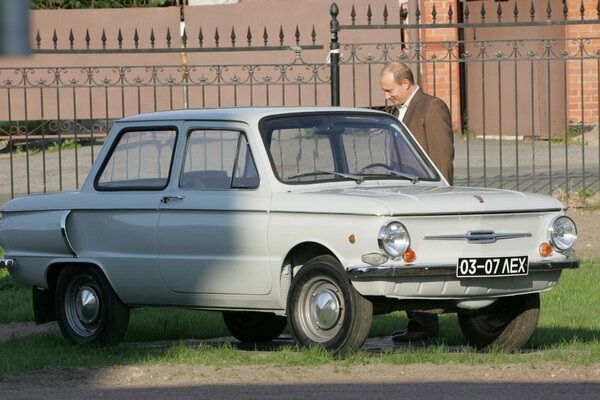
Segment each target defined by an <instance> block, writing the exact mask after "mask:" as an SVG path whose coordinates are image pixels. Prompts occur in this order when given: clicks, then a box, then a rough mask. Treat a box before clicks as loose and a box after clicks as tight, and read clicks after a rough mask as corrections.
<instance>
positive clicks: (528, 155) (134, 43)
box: [0, 0, 600, 203]
mask: <svg viewBox="0 0 600 400" xmlns="http://www.w3.org/2000/svg"><path fill="white" fill-rule="evenodd" d="M517 3H518V4H517ZM566 3H567V2H565V4H566ZM396 4H397V3H396ZM414 4H417V7H416V8H415V7H413V8H412V9H411V8H409V9H405V8H398V9H394V10H393V12H392V13H390V12H388V6H387V5H385V6H383V9H382V10H375V12H373V10H374V8H373V7H371V5H364V6H361V7H363V8H362V9H358V12H357V9H356V8H355V7H352V9H350V10H347V9H344V10H341V11H340V10H339V9H337V6H335V7H334V6H332V9H331V13H330V15H329V16H324V18H329V19H330V27H331V37H330V40H329V43H327V41H326V40H323V39H322V38H319V37H317V34H316V33H315V29H314V27H313V28H312V30H311V31H309V32H308V33H307V34H306V35H304V33H303V35H301V32H300V31H299V29H298V27H296V29H295V31H294V32H293V34H292V35H285V34H284V32H287V28H289V27H285V28H286V29H285V30H284V27H281V28H280V29H279V31H278V32H276V33H275V34H274V35H273V34H272V33H271V32H268V30H267V28H266V27H265V28H264V29H255V28H252V29H251V27H248V28H247V29H241V30H240V31H236V29H234V28H231V30H229V29H226V30H221V31H219V29H215V31H214V32H211V33H210V34H206V33H205V32H203V30H202V28H201V27H188V28H186V29H184V30H183V31H181V32H176V33H175V32H173V31H172V30H170V29H169V28H166V29H163V30H160V29H153V28H149V30H148V31H144V32H142V31H138V30H132V31H128V32H125V31H121V30H117V31H116V32H114V31H111V30H108V29H106V30H104V29H102V30H101V31H98V30H97V29H96V30H94V31H92V32H90V31H86V32H85V33H81V32H73V31H70V32H68V34H64V33H60V32H59V33H56V32H53V33H52V35H50V36H48V35H43V34H40V33H39V32H36V34H35V35H34V43H33V46H32V48H33V49H32V51H33V53H34V54H37V55H40V56H44V57H50V58H51V57H56V58H55V59H54V60H53V61H52V62H50V61H49V62H48V64H47V65H40V64H39V63H38V64H35V65H33V64H32V65H18V66H6V65H3V66H0V182H2V185H0V203H3V202H4V201H5V200H7V199H9V198H12V197H15V196H18V195H22V194H29V193H43V192H53V191H59V190H72V189H77V188H79V187H80V186H81V184H82V183H83V179H84V177H85V174H86V172H87V170H88V169H89V167H90V165H91V163H92V162H93V160H94V158H95V156H96V155H97V153H98V148H99V146H100V145H101V144H102V142H103V139H104V137H105V135H106V133H107V131H108V130H109V129H110V127H111V125H112V121H113V120H114V119H117V118H121V117H123V116H126V115H130V114H135V113H141V112H151V111H160V110H168V109H177V108H205V107H225V106H262V105H267V106H269V105H273V106H275V105H328V104H333V105H338V104H341V105H350V106H358V107H371V108H382V109H384V108H385V106H386V104H385V101H384V96H383V94H382V93H381V92H380V89H379V86H378V81H379V72H380V70H381V68H382V67H383V66H384V65H385V64H386V63H387V62H389V61H402V62H406V63H407V64H409V65H411V67H412V68H414V70H415V72H416V73H417V77H418V80H419V83H420V84H421V85H422V86H423V87H424V89H425V90H426V91H427V92H429V93H431V94H434V95H437V96H438V97H441V98H442V99H444V100H445V101H446V102H447V104H448V105H449V107H450V109H451V111H452V114H453V126H454V129H455V130H456V136H455V138H456V139H455V146H456V159H455V183H456V184H459V185H471V186H475V185H477V186H488V187H502V188H510V189H518V190H528V191H537V192H546V193H551V192H553V191H554V190H555V189H556V188H557V187H560V188H562V189H564V190H595V191H598V190H600V182H599V177H600V163H599V161H598V160H599V159H600V150H599V146H598V139H599V137H600V133H599V130H598V126H599V125H600V106H599V105H598V104H599V103H598V97H600V84H599V83H600V72H599V71H600V24H599V22H600V21H599V19H598V17H597V16H596V15H595V14H594V15H593V16H592V17H590V15H589V14H590V12H589V10H586V9H585V8H582V7H580V8H578V9H577V10H569V9H565V8H564V7H562V4H563V2H562V0H558V1H556V2H555V0H552V1H551V2H549V3H548V4H549V6H548V7H546V8H545V9H544V10H542V12H541V14H542V15H541V18H540V13H538V11H537V10H536V9H535V8H534V7H533V8H532V7H522V6H521V5H522V4H523V2H515V1H512V2H511V1H509V2H498V3H492V4H493V11H491V12H490V11H488V10H487V9H486V3H485V2H482V3H481V4H480V5H478V6H477V7H478V8H477V11H474V10H475V8H474V6H473V4H475V2H465V3H462V2H459V3H458V4H459V6H462V5H463V4H464V8H463V9H458V10H453V9H452V8H449V9H444V10H443V11H442V10H441V9H436V7H435V6H433V8H431V9H428V10H427V11H426V12H425V11H422V10H420V9H419V8H418V2H416V1H413V2H411V1H409V6H410V5H414ZM432 4H433V2H432ZM489 4H491V3H487V8H490V6H489ZM531 4H533V3H531ZM550 4H552V6H550ZM555 4H560V5H561V7H559V8H556V7H555V6H554V5H555ZM582 4H583V3H582ZM520 7H521V8H523V9H524V11H522V10H521V8H520ZM599 7H600V6H599ZM599 9H600V8H599ZM555 10H556V11H555ZM594 13H596V11H595V10H594ZM571 14H575V16H576V19H574V20H573V19H571V17H570V15H571ZM598 14H600V11H599V12H598ZM573 27H585V28H589V29H587V30H584V31H582V32H579V33H578V36H576V37H571V36H569V32H568V30H569V29H570V28H573ZM532 28H533V29H534V30H538V31H543V32H544V33H543V35H544V36H543V37H530V36H527V35H529V34H530V32H525V33H523V34H522V35H520V34H519V30H521V29H525V30H527V29H532ZM507 29H508V30H509V33H510V34H513V35H514V37H509V38H501V37H499V35H500V33H498V32H502V30H507ZM548 29H550V30H551V29H558V31H557V32H550V33H548V32H547V30H548ZM225 31H227V32H228V34H227V35H223V33H222V32H225ZM292 31H293V29H292ZM239 32H243V33H242V34H240V33H239ZM256 32H260V33H258V34H257V33H256ZM440 32H442V33H444V34H447V36H446V37H444V36H443V35H441V33H440ZM485 32H487V33H485ZM490 32H492V33H490ZM526 34H527V35H526ZM485 35H487V36H485ZM327 47H329V56H330V57H329V59H328V60H327V61H324V60H323V59H324V57H322V56H323V52H324V51H326V50H324V49H326V48H327ZM315 55H316V56H315ZM87 56H94V57H96V56H97V57H99V58H97V59H95V60H96V64H95V65H94V66H90V65H89V64H85V63H83V62H81V61H80V60H82V59H84V58H85V57H87ZM102 57H104V58H102ZM98 59H101V60H103V62H97V60H98ZM107 59H109V60H110V62H108V61H106V60H107ZM316 59H318V60H320V61H316V62H315V60H316ZM573 93H575V94H573Z"/></svg>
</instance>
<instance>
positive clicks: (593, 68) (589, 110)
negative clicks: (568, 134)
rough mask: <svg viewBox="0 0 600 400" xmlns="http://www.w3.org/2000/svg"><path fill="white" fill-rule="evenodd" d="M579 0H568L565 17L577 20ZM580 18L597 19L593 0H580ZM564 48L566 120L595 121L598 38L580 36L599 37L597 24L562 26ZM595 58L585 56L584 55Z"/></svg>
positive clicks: (597, 117)
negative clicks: (568, 56) (583, 10)
mask: <svg viewBox="0 0 600 400" xmlns="http://www.w3.org/2000/svg"><path fill="white" fill-rule="evenodd" d="M581 4H582V1H581V0H568V1H567V6H568V9H569V14H568V15H569V16H568V19H569V20H581V14H580V7H581ZM583 6H584V8H585V12H584V19H586V20H588V19H595V20H597V19H598V11H597V10H596V6H597V0H583ZM565 34H566V37H567V39H568V40H567V43H566V46H565V47H566V50H567V51H568V52H569V54H570V55H571V56H572V57H580V59H579V60H577V59H575V60H571V61H569V62H568V63H567V74H568V77H567V98H568V104H569V105H568V115H567V118H568V120H569V124H571V125H578V124H583V125H584V126H585V125H598V124H600V115H598V95H599V86H598V85H599V82H598V79H599V75H598V74H599V69H598V64H599V63H600V60H599V58H598V56H599V55H600V40H599V39H595V40H591V41H589V40H583V39H584V38H598V37H600V24H592V25H569V26H567V27H566V33H565ZM594 56H595V57H596V59H589V60H586V59H585V58H587V57H594Z"/></svg>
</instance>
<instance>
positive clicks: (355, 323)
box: [287, 255, 373, 355]
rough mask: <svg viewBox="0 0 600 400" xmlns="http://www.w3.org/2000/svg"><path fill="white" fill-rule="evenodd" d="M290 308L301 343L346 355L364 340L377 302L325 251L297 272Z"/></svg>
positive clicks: (291, 292) (293, 281)
mask: <svg viewBox="0 0 600 400" xmlns="http://www.w3.org/2000/svg"><path fill="white" fill-rule="evenodd" d="M287 312H288V320H289V323H290V327H291V329H292V333H293V335H294V338H295V340H296V342H297V343H298V344H299V345H301V346H310V345H320V346H323V347H325V348H326V349H330V350H332V351H334V352H335V353H337V354H340V355H343V354H346V353H348V352H351V351H353V350H357V349H359V348H360V347H361V346H362V344H363V343H364V341H365V339H366V338H367V335H368V334H369V330H370V328H371V320H372V318H373V305H372V303H371V302H370V301H368V300H367V299H365V298H364V297H362V296H361V295H360V294H359V293H358V292H357V291H356V290H355V289H354V287H353V286H352V284H351V283H350V280H349V279H348V278H347V277H346V275H345V273H344V270H343V268H342V266H341V264H340V263H339V262H338V261H337V260H336V259H335V258H334V257H332V256H329V255H325V256H319V257H315V258H313V259H311V260H310V261H308V262H307V263H306V264H305V265H304V266H303V267H302V268H300V270H299V271H298V273H297V274H296V276H294V278H293V279H292V284H291V287H290V292H289V295H288V303H287Z"/></svg>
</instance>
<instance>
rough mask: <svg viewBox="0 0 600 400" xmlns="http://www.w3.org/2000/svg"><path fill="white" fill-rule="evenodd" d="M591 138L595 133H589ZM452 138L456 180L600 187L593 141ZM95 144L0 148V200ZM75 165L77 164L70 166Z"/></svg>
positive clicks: (84, 164) (41, 186) (72, 182)
mask: <svg viewBox="0 0 600 400" xmlns="http://www.w3.org/2000/svg"><path fill="white" fill-rule="evenodd" d="M589 138H590V139H592V138H595V136H590V137H589ZM590 143H591V144H588V145H586V146H582V145H580V144H570V145H565V144H562V143H557V144H553V143H550V142H548V141H533V142H532V141H524V140H509V139H503V140H497V139H494V140H490V139H486V140H482V139H464V138H458V137H457V138H456V139H455V161H454V168H455V185H457V186H483V187H494V188H505V189H511V190H519V191H530V192H539V193H546V194H550V193H553V192H554V191H555V190H556V189H557V188H558V187H560V188H562V189H563V190H568V191H577V190H579V189H581V188H584V187H585V188H587V187H591V188H592V189H594V190H595V191H596V192H598V191H600V162H599V160H600V147H599V146H598V144H597V139H596V140H595V141H590ZM99 150H100V146H94V147H93V148H92V147H89V146H87V147H80V148H77V149H68V150H61V151H44V152H38V153H36V154H33V155H31V154H27V153H24V152H23V153H20V154H13V155H10V154H6V153H0V205H1V204H4V203H5V202H6V201H8V200H9V199H11V198H12V197H16V196H22V195H26V194H35V193H45V192H56V191H61V190H76V189H78V188H80V187H81V185H82V184H83V182H84V180H85V177H86V175H87V173H88V171H89V168H90V166H91V164H92V161H93V160H94V159H95V157H96V156H97V155H98V152H99ZM76 166H77V168H75V167H76Z"/></svg>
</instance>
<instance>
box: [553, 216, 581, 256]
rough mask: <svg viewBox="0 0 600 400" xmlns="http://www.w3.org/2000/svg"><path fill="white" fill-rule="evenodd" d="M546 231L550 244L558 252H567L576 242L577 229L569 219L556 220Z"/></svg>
mask: <svg viewBox="0 0 600 400" xmlns="http://www.w3.org/2000/svg"><path fill="white" fill-rule="evenodd" d="M548 231H549V236H550V243H551V244H552V246H553V247H554V248H555V249H556V250H558V251H560V252H563V251H566V250H569V249H570V248H571V247H573V245H574V244H575V241H577V227H576V226H575V222H573V220H572V219H571V218H569V217H558V218H556V219H555V220H554V221H553V222H552V226H550V228H549V229H548Z"/></svg>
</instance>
